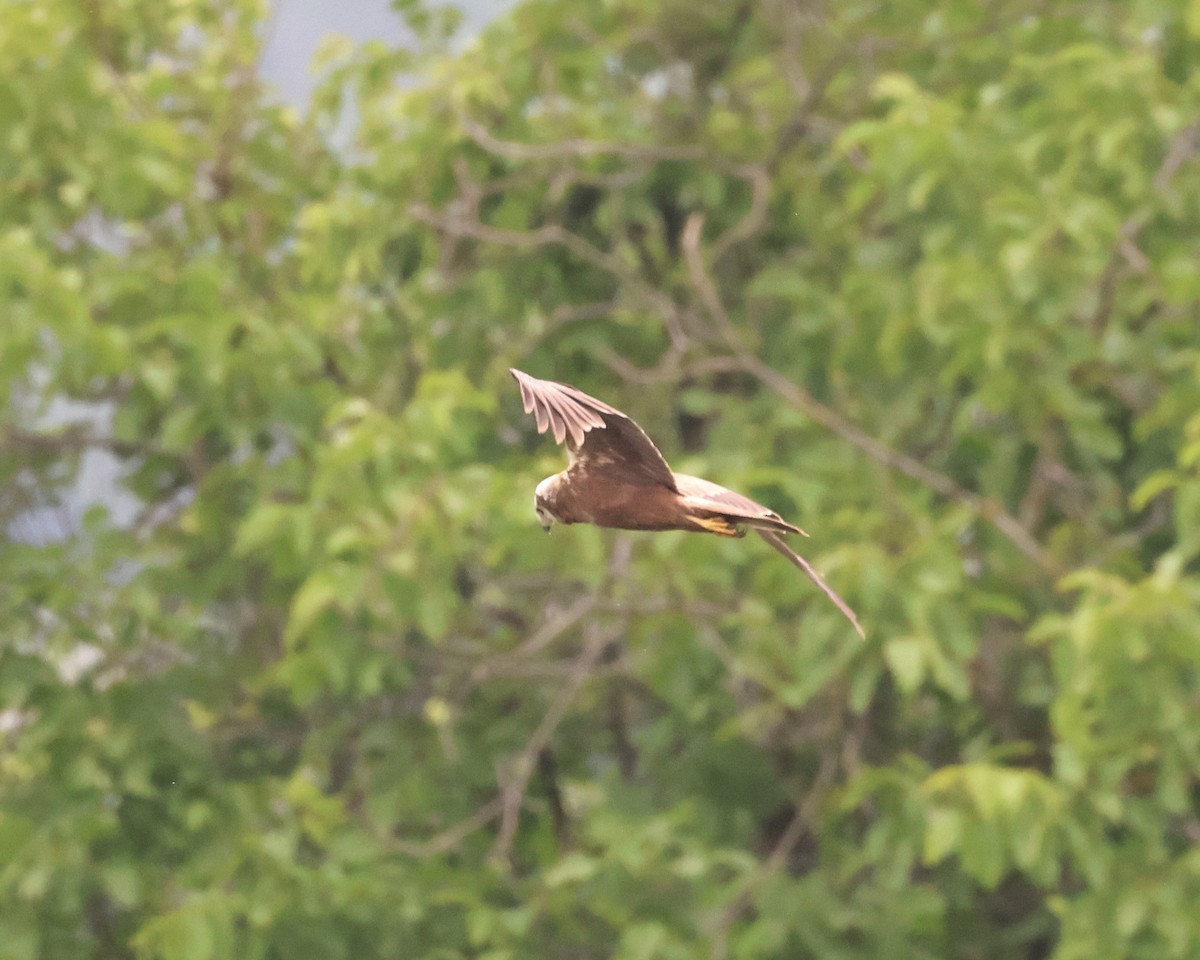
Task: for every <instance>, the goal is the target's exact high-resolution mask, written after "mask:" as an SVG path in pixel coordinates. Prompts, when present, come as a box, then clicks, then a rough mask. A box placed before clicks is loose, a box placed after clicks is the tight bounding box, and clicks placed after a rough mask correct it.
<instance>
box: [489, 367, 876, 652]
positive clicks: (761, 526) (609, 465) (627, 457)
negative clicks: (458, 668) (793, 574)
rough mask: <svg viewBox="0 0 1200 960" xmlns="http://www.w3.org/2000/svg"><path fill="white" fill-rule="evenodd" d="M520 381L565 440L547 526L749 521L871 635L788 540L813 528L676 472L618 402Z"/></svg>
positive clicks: (726, 531)
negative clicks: (565, 458) (613, 404)
mask: <svg viewBox="0 0 1200 960" xmlns="http://www.w3.org/2000/svg"><path fill="white" fill-rule="evenodd" d="M509 373H511V374H512V375H513V377H514V378H516V381H517V384H518V385H519V386H520V388H521V401H522V403H523V404H524V406H525V412H526V413H532V414H533V415H534V417H535V419H536V420H537V429H538V433H545V432H546V431H547V430H550V431H551V432H552V433H553V434H554V441H555V443H563V442H565V443H566V445H567V456H568V460H569V461H570V464H569V466H568V467H567V469H566V470H564V471H563V472H562V473H556V474H554V475H553V476H550V477H547V478H546V479H545V480H543V481H542V482H541V483H539V484H538V485H537V490H536V491H535V492H534V508H535V509H536V510H537V516H538V520H539V521H541V524H542V529H544V530H545V531H546V532H547V533H549V532H550V528H551V527H552V526H553V525H554V524H555V523H567V524H570V523H594V524H595V525H596V526H598V527H615V528H617V529H620V530H693V531H696V532H700V533H715V534H716V535H717V536H720V537H744V536H745V535H746V528H750V529H752V530H754V531H756V532H757V533H758V535H759V536H760V537H762V538H763V539H764V540H766V541H767V543H769V544H770V545H771V546H772V547H774V548H775V549H776V550H778V551H779V552H780V553H782V554H783V555H784V556H785V557H787V558H788V560H790V561H791V562H792V563H794V564H795V565H796V566H797V567H799V568H800V569H801V570H803V571H804V572H805V573H806V574H808V576H809V577H810V578H811V579H812V581H813V582H814V583H815V584H816V585H817V586H818V587H820V588H821V590H822V591H824V593H825V595H826V596H827V597H829V599H830V600H832V601H833V603H834V604H835V605H836V606H837V608H838V609H839V610H841V611H842V613H843V614H844V615H845V616H846V618H847V619H848V620H849V621H850V622H851V623H852V624H853V625H854V629H855V630H857V631H858V634H859V636H864V637H865V636H866V634H864V633H863V628H862V627H861V626H860V625H859V622H858V617H857V616H855V614H854V611H853V610H851V609H850V606H849V605H848V604H847V603H846V601H845V600H843V599H842V598H841V597H840V596H838V594H837V593H836V592H835V591H834V590H833V588H832V587H830V586H829V584H827V583H826V582H825V581H824V580H823V579H822V578H821V575H820V574H819V573H817V571H816V570H814V569H813V567H812V565H811V564H809V562H808V561H807V560H805V559H804V558H803V557H802V556H800V554H798V553H796V552H795V551H794V550H792V549H791V547H789V546H788V545H787V543H786V542H785V541H784V539H783V535H784V534H799V535H800V536H803V537H807V536H808V534H807V533H805V532H804V531H803V530H801V529H800V528H799V527H797V526H795V525H793V524H790V523H788V522H787V521H786V520H784V519H783V518H782V517H780V516H779V514H777V513H775V512H774V511H773V510H770V509H768V508H767V507H764V506H763V505H762V504H760V503H755V502H754V501H753V500H751V499H750V498H749V497H744V496H742V495H741V494H740V493H735V492H734V491H732V490H727V489H725V487H722V486H718V485H717V484H715V483H711V482H710V481H708V480H702V479H700V477H690V476H688V475H687V474H685V473H675V472H673V471H672V470H671V468H670V467H669V466H667V461H666V460H665V459H663V455H662V454H661V453H659V451H658V447H656V446H655V445H654V442H653V441H652V440H651V439H650V438H649V437H648V436H647V435H646V431H644V430H643V429H642V428H641V427H639V426H638V425H637V424H636V423H634V422H633V420H631V419H630V418H629V417H627V416H625V414H623V413H622V412H621V411H620V410H617V409H616V408H615V407H610V406H609V405H608V404H607V403H604V402H602V401H600V400H597V399H596V398H595V397H589V396H588V395H587V394H586V393H584V392H583V391H582V390H576V389H575V388H574V387H571V386H567V384H565V383H555V382H554V381H552V380H539V379H538V378H537V377H531V376H530V375H529V374H527V373H522V372H521V371H520V370H512V369H510V370H509Z"/></svg>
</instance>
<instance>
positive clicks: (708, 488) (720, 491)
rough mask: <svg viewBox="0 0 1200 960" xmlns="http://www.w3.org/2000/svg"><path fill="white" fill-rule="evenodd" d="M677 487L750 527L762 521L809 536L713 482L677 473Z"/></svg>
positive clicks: (745, 498) (766, 509)
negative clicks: (741, 519) (757, 521)
mask: <svg viewBox="0 0 1200 960" xmlns="http://www.w3.org/2000/svg"><path fill="white" fill-rule="evenodd" d="M675 487H676V489H678V490H679V492H680V493H681V494H683V495H684V496H685V497H692V498H695V499H696V500H703V501H708V502H709V503H711V504H713V505H714V506H715V507H716V508H717V509H719V510H723V511H724V512H725V513H727V514H729V515H730V516H734V517H741V518H743V519H745V520H746V521H747V522H748V525H753V522H754V521H755V520H761V521H764V522H766V523H769V524H770V526H771V528H772V529H776V530H779V531H781V532H782V531H785V530H786V531H787V532H789V533H798V534H800V535H801V536H805V537H807V536H808V534H807V533H805V532H804V531H803V530H801V529H800V528H799V527H797V526H794V525H793V524H790V523H788V522H787V521H786V520H784V519H783V518H782V517H781V516H779V514H777V513H776V512H775V511H774V510H771V509H770V508H768V507H764V506H763V505H762V504H761V503H756V502H755V501H753V500H751V499H750V498H749V497H746V496H743V495H742V494H740V493H738V492H736V491H734V490H729V489H727V488H726V487H722V486H721V485H720V484H718V483H713V482H712V481H711V480H705V479H703V478H701V477H691V476H688V475H687V474H686V473H677V474H675Z"/></svg>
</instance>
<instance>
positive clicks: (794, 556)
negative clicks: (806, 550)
mask: <svg viewBox="0 0 1200 960" xmlns="http://www.w3.org/2000/svg"><path fill="white" fill-rule="evenodd" d="M758 535H759V536H760V537H762V538H763V539H764V540H766V541H767V543H769V544H770V545H771V546H773V547H774V548H775V549H776V550H778V551H779V552H780V553H782V554H783V555H784V556H785V557H787V558H788V560H790V561H791V562H792V563H794V564H795V565H796V566H798V567H799V568H800V569H801V570H803V571H804V572H805V573H807V574H808V576H809V579H811V580H812V582H813V583H815V584H816V585H817V586H818V587H820V588H821V590H822V591H824V593H825V596H827V597H828V598H829V599H830V600H832V601H833V603H834V606H836V607H837V608H838V609H839V610H841V611H842V613H843V614H844V615H845V617H846V619H847V620H849V621H850V622H851V623H852V624H853V625H854V629H855V630H857V631H858V635H859V636H860V637H862V638H863V639H864V640H865V639H866V637H867V635H866V634H865V633H864V632H863V628H862V626H861V625H860V624H859V622H858V617H857V616H856V615H855V613H854V611H853V610H851V609H850V605H849V604H848V603H846V601H845V600H843V599H842V598H841V597H839V596H838V595H837V592H836V591H835V590H834V589H833V587H831V586H830V585H829V584H827V583H826V582H825V581H824V580H823V579H821V575H820V574H819V573H817V571H816V570H814V569H813V568H812V564H810V563H809V562H808V561H807V560H805V559H804V558H803V557H802V556H800V554H798V553H796V551H794V550H793V549H792V548H791V547H789V546H788V545H787V544H786V543H785V542H784V540H783V537H781V536H780V535H779V534H777V533H774V532H772V531H770V530H759V531H758Z"/></svg>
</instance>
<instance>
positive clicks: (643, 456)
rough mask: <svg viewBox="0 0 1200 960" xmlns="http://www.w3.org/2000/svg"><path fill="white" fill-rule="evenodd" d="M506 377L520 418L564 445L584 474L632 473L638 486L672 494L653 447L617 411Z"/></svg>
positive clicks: (570, 391)
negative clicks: (513, 385)
mask: <svg viewBox="0 0 1200 960" xmlns="http://www.w3.org/2000/svg"><path fill="white" fill-rule="evenodd" d="M509 372H510V373H511V374H512V375H513V377H514V378H515V379H516V381H517V383H518V385H519V386H520V388H521V401H522V403H523V404H524V406H525V412H526V413H532V414H533V415H534V418H535V419H536V421H537V429H538V433H545V432H546V431H547V430H550V431H551V432H552V433H553V434H554V441H555V443H563V442H565V443H566V445H567V449H568V450H569V451H570V452H571V454H572V455H573V457H574V460H575V461H576V462H577V463H580V464H581V466H582V468H583V469H605V470H614V471H619V472H626V473H629V472H631V473H632V474H634V476H635V478H636V479H637V480H638V481H640V482H642V483H645V482H650V483H656V484H660V485H662V486H665V487H667V488H668V489H671V490H674V489H675V477H674V475H673V474H672V473H671V468H670V467H669V466H667V461H666V460H665V459H663V455H662V454H661V453H659V451H658V447H656V446H655V445H654V442H653V441H652V440H651V439H650V438H649V437H648V436H646V432H645V431H644V430H643V429H642V428H641V427H639V426H638V425H637V424H636V423H634V422H633V420H631V419H630V418H629V417H627V416H626V415H625V414H623V413H622V412H621V411H620V410H618V409H617V408H616V407H610V406H609V405H608V404H607V403H604V402H603V401H601V400H597V399H596V398H595V397H590V396H588V395H587V394H586V393H584V392H583V391H582V390H576V389H575V388H574V387H572V386H569V385H567V384H565V383H555V382H554V381H553V380H539V379H538V378H537V377H531V376H530V375H529V374H527V373H523V372H522V371H520V370H510V371H509Z"/></svg>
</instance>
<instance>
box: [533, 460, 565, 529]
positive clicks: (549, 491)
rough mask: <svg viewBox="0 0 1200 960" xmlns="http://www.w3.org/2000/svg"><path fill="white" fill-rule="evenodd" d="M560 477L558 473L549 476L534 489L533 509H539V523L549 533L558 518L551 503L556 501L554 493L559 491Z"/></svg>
mask: <svg viewBox="0 0 1200 960" xmlns="http://www.w3.org/2000/svg"><path fill="white" fill-rule="evenodd" d="M559 479H560V478H559V475H558V474H555V475H554V476H552V477H547V478H546V479H545V480H543V481H542V482H541V483H539V484H538V485H537V489H536V490H534V491H533V509H534V510H536V511H537V518H538V523H540V524H541V525H542V529H543V530H545V531H546V532H547V533H549V532H550V528H551V527H552V526H554V523H555V521H556V520H558V517H557V516H555V514H554V508H553V507H552V506H551V504H553V502H554V494H555V492H556V491H557V488H558V482H559Z"/></svg>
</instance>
